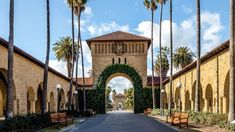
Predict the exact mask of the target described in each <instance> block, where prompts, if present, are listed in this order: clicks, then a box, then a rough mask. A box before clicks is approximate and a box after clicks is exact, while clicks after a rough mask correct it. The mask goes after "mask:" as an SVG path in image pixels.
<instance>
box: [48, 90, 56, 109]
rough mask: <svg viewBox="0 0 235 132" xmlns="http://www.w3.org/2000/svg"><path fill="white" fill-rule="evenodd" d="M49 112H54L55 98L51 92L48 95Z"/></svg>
mask: <svg viewBox="0 0 235 132" xmlns="http://www.w3.org/2000/svg"><path fill="white" fill-rule="evenodd" d="M49 111H50V112H55V98H54V93H53V92H51V93H50V103H49Z"/></svg>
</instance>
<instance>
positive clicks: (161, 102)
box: [157, 0, 167, 115]
mask: <svg viewBox="0 0 235 132" xmlns="http://www.w3.org/2000/svg"><path fill="white" fill-rule="evenodd" d="M166 1H167V0H157V3H158V4H160V5H161V10H160V27H159V28H160V29H159V50H160V90H162V71H161V69H162V68H161V67H162V48H161V47H162V12H163V5H164V4H165V3H166ZM162 112H163V101H162V94H160V113H161V115H162Z"/></svg>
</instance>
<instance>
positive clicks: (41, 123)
mask: <svg viewBox="0 0 235 132" xmlns="http://www.w3.org/2000/svg"><path fill="white" fill-rule="evenodd" d="M50 125H51V123H50V116H49V114H48V113H47V114H43V115H42V114H27V115H19V116H14V117H13V118H10V119H8V120H5V121H4V122H3V123H2V125H1V128H0V131H18V132H25V131H37V130H39V129H42V128H45V127H48V126H50Z"/></svg>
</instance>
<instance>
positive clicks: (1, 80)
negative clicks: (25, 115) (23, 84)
mask: <svg viewBox="0 0 235 132" xmlns="http://www.w3.org/2000/svg"><path fill="white" fill-rule="evenodd" d="M7 84H8V83H7V70H6V69H4V68H0V117H3V116H5V114H6V98H7ZM16 102H17V101H16V89H15V83H14V80H13V104H12V105H13V106H12V107H13V114H14V115H15V114H16V113H17V109H16V108H17V107H16V106H17V103H16Z"/></svg>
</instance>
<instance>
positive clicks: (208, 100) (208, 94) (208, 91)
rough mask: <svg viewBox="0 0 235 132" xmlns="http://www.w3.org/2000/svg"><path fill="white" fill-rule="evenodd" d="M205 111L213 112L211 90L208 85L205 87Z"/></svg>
mask: <svg viewBox="0 0 235 132" xmlns="http://www.w3.org/2000/svg"><path fill="white" fill-rule="evenodd" d="M205 95H206V96H205V97H206V101H205V104H206V111H210V112H212V111H213V89H212V86H211V85H210V84H208V85H207V87H206V94H205Z"/></svg>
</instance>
